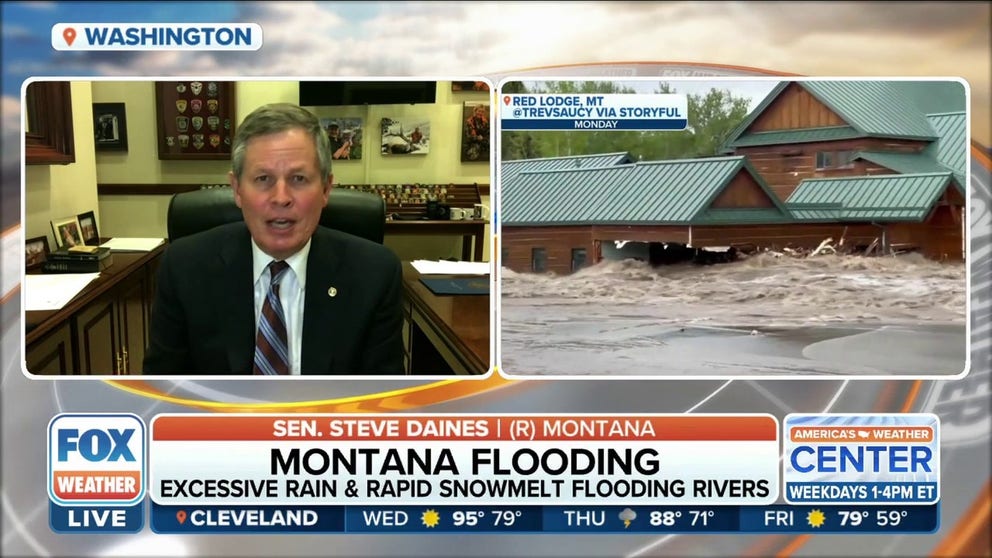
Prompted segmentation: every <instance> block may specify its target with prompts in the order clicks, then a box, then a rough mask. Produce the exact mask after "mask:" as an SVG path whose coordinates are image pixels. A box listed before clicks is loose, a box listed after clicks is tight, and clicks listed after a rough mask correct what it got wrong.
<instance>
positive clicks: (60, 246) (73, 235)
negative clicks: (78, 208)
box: [52, 215, 85, 250]
mask: <svg viewBox="0 0 992 558" xmlns="http://www.w3.org/2000/svg"><path fill="white" fill-rule="evenodd" d="M52 236H54V237H55V247H56V249H57V250H64V249H67V248H72V247H73V246H83V245H85V242H83V231H82V229H81V228H80V226H79V217H77V216H76V215H73V216H72V217H63V218H61V219H55V220H53V221H52Z"/></svg>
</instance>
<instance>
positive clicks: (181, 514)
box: [176, 510, 186, 525]
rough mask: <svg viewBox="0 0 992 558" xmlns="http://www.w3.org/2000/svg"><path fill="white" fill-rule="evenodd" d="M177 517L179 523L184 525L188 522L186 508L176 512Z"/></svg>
mask: <svg viewBox="0 0 992 558" xmlns="http://www.w3.org/2000/svg"><path fill="white" fill-rule="evenodd" d="M176 519H178V520H179V524H180V525H182V524H183V523H186V510H179V511H177V512H176Z"/></svg>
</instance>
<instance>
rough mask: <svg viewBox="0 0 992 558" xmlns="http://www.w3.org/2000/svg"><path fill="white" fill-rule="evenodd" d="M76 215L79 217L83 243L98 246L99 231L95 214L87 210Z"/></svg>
mask: <svg viewBox="0 0 992 558" xmlns="http://www.w3.org/2000/svg"><path fill="white" fill-rule="evenodd" d="M77 217H78V218H79V230H80V231H82V233H83V243H84V244H86V245H87V246H99V245H100V232H99V231H98V230H97V226H96V215H95V214H94V213H93V212H92V211H87V212H86V213H80V214H79V215H77Z"/></svg>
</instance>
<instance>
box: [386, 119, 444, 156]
mask: <svg viewBox="0 0 992 558" xmlns="http://www.w3.org/2000/svg"><path fill="white" fill-rule="evenodd" d="M380 127H381V130H382V154H383V155H426V154H428V153H430V151H431V121H430V119H428V118H425V117H401V118H388V117H387V118H383V119H382V122H381V124H380Z"/></svg>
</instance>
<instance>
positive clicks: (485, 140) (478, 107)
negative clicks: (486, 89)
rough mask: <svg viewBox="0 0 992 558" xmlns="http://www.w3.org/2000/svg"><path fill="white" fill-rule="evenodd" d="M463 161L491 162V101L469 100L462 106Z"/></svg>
mask: <svg viewBox="0 0 992 558" xmlns="http://www.w3.org/2000/svg"><path fill="white" fill-rule="evenodd" d="M462 162H463V163H471V162H483V163H488V162H489V103H487V102H484V101H483V102H471V101H468V102H466V103H465V104H464V106H463V107H462Z"/></svg>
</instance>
